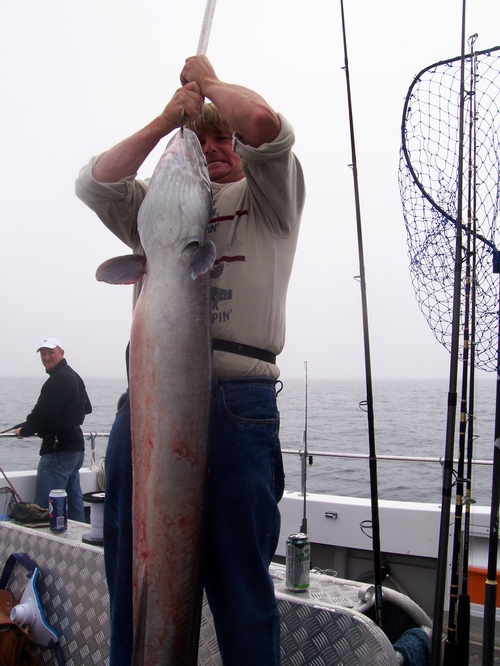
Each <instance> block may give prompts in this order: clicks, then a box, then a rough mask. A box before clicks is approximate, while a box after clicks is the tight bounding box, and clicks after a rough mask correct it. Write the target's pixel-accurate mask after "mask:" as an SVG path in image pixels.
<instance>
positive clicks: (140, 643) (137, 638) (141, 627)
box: [131, 566, 148, 666]
mask: <svg viewBox="0 0 500 666" xmlns="http://www.w3.org/2000/svg"><path fill="white" fill-rule="evenodd" d="M146 578H147V576H146V566H144V567H143V568H142V571H141V576H140V580H139V603H138V604H137V615H136V618H135V627H134V647H133V651H132V662H131V666H144V664H145V662H144V658H145V655H144V646H145V644H146V604H147V596H148V586H147V582H146Z"/></svg>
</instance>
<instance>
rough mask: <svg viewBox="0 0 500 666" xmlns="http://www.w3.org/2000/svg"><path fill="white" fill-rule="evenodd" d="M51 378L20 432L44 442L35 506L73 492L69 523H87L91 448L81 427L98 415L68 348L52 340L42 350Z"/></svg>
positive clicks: (18, 434) (44, 506)
mask: <svg viewBox="0 0 500 666" xmlns="http://www.w3.org/2000/svg"><path fill="white" fill-rule="evenodd" d="M37 352H40V358H41V361H42V363H43V365H44V367H45V371H46V372H47V374H48V375H49V378H48V379H47V381H46V382H45V384H44V385H43V386H42V390H41V391H40V396H39V398H38V401H37V403H36V405H35V406H34V407H33V411H32V412H31V414H29V415H28V416H27V417H26V421H25V422H24V423H22V424H20V425H19V426H18V427H16V429H15V430H14V434H15V435H17V436H18V437H30V436H31V435H35V434H37V435H38V436H39V437H41V438H42V446H41V447H40V462H39V464H38V470H37V478H36V492H35V504H38V505H39V506H41V507H42V508H47V507H48V505H49V493H50V491H51V490H53V489H55V488H62V489H64V490H66V492H67V493H68V518H70V519H71V520H79V521H80V522H84V520H85V514H84V510H83V499H82V490H81V487H80V467H81V466H82V465H83V459H84V457H85V444H84V440H83V433H82V429H81V428H80V426H81V424H82V423H83V420H84V418H85V415H86V414H90V413H91V412H92V405H91V404H90V400H89V397H88V395H87V391H86V389H85V384H84V383H83V380H82V378H81V377H80V376H79V375H78V374H77V373H76V372H75V371H74V370H73V369H72V368H70V367H69V365H68V363H67V361H66V359H65V358H64V349H63V347H62V344H61V343H60V342H59V340H57V339H56V338H46V339H45V340H43V341H42V342H41V344H40V346H39V348H38V349H37Z"/></svg>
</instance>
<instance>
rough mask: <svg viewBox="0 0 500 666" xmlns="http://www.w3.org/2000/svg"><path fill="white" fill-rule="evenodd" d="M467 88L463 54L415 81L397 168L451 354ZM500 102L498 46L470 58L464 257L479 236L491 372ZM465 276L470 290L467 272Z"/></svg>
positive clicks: (484, 342) (479, 360) (425, 285)
mask: <svg viewBox="0 0 500 666" xmlns="http://www.w3.org/2000/svg"><path fill="white" fill-rule="evenodd" d="M471 50H472V48H471ZM460 88H461V58H460V57H458V58H453V59H452V60H447V61H442V62H438V63H435V64H434V65H431V66H429V67H427V68H425V69H423V70H422V71H421V72H420V73H419V74H418V75H417V76H416V77H415V79H414V81H413V83H412V84H411V86H410V88H409V91H408V94H407V96H406V101H405V106H404V111H403V122H402V147H401V157H400V164H399V186H400V193H401V200H402V204H403V214H404V218H405V224H406V231H407V242H408V254H409V257H410V273H411V279H412V283H413V288H414V290H415V295H416V298H417V301H418V304H419V307H420V309H421V310H422V313H423V314H424V316H425V318H426V319H427V322H428V324H429V326H430V328H431V330H432V331H433V333H434V335H435V337H436V338H437V340H439V342H441V344H443V345H444V346H445V347H446V348H447V349H449V350H450V347H451V332H452V302H453V289H454V271H455V244H456V231H457V228H456V224H457V215H458V213H457V211H458V189H459V188H458V180H457V176H458V171H459V169H458V161H459V145H460V144H459V142H460V122H459V121H460ZM499 105H500V47H495V48H492V49H488V50H486V51H480V52H475V53H471V54H469V55H467V56H466V57H465V99H464V119H465V123H464V135H465V136H464V137H463V138H464V141H463V158H464V164H463V172H464V181H463V192H464V201H463V214H462V221H461V228H462V233H463V234H464V236H463V238H462V241H463V242H462V245H463V250H462V261H463V262H464V261H465V258H466V256H465V255H466V243H465V235H466V234H467V233H469V234H473V235H474V237H475V238H474V239H475V248H476V277H475V289H476V347H475V365H476V366H477V367H479V368H482V369H484V370H496V362H497V336H498V311H499V304H498V286H497V285H498V277H497V276H496V275H495V274H494V273H493V259H494V257H495V256H496V255H497V248H498V247H499V244H500V238H499V237H498V232H497V229H496V220H497V215H498V208H499V197H500V135H499V132H500V109H499ZM471 230H472V231H471ZM462 281H463V284H462V294H464V293H465V278H464V277H462ZM462 303H463V298H462ZM462 308H463V305H462ZM461 321H462V322H463V312H462V316H461ZM462 331H463V323H462Z"/></svg>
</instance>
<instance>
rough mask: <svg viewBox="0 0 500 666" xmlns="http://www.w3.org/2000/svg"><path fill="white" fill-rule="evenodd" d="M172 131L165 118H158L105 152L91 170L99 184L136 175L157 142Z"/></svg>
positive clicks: (114, 181)
mask: <svg viewBox="0 0 500 666" xmlns="http://www.w3.org/2000/svg"><path fill="white" fill-rule="evenodd" d="M172 129H174V128H173V127H171V126H170V125H169V123H167V121H166V120H165V118H163V117H162V116H158V118H155V119H154V120H153V121H152V122H151V123H149V125H146V127H144V128H143V129H142V130H139V131H138V132H136V133H135V134H133V135H132V136H129V137H128V138H127V139H124V140H123V141H121V142H120V143H118V144H117V145H116V146H113V148H110V149H109V150H108V151H107V152H105V153H104V154H103V155H101V157H100V158H99V160H98V161H97V163H96V165H95V166H94V168H93V170H92V176H93V178H94V179H95V180H97V182H99V183H117V182H118V181H119V180H122V178H127V177H128V176H133V175H134V174H136V173H137V171H138V170H139V168H140V166H141V165H142V164H143V162H144V160H145V159H146V158H147V156H148V155H149V154H150V152H151V151H152V150H153V149H154V148H156V146H157V145H158V142H159V141H160V140H161V139H163V137H164V136H166V135H167V134H169V132H171V131H172Z"/></svg>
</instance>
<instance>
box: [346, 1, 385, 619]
mask: <svg viewBox="0 0 500 666" xmlns="http://www.w3.org/2000/svg"><path fill="white" fill-rule="evenodd" d="M340 9H341V15H342V36H343V41H344V63H345V66H344V70H345V75H346V84H347V104H348V108H349V129H350V137H351V154H352V172H353V180H354V199H355V206H356V227H357V235H358V256H359V270H360V276H359V280H360V285H361V304H362V314H363V341H364V352H365V380H366V407H367V412H368V441H369V453H370V455H369V469H370V496H371V519H372V534H373V571H374V582H375V612H376V620H377V624H378V626H379V627H382V567H381V556H380V519H379V509H378V481H377V456H376V451H375V418H374V412H373V388H372V375H371V358H370V340H369V331H368V305H367V296H366V279H365V263H364V251H363V233H362V228H361V206H360V198H359V183H358V168H357V160H356V146H355V140H354V118H353V110H352V98H351V84H350V77H349V63H348V57H347V38H346V30H345V18H344V2H343V0H340Z"/></svg>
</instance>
